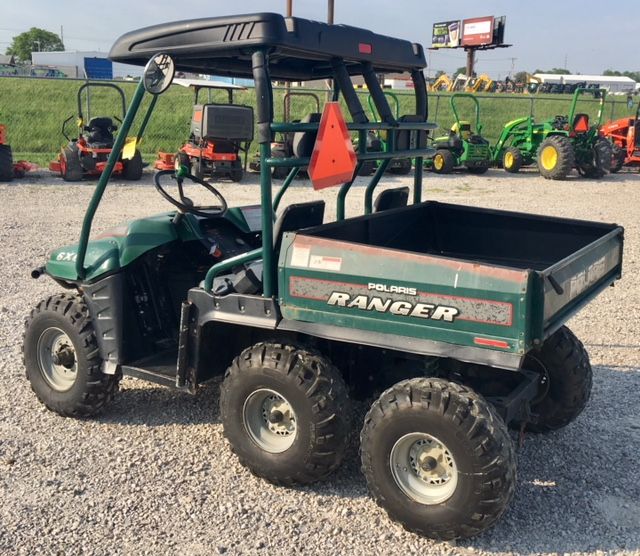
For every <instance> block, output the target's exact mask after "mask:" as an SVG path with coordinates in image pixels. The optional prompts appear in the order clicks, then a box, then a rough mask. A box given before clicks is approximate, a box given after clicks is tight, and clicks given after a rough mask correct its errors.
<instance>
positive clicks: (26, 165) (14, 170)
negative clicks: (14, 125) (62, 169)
mask: <svg viewBox="0 0 640 556" xmlns="http://www.w3.org/2000/svg"><path fill="white" fill-rule="evenodd" d="M36 168H37V166H36V165H35V164H32V163H31V162H27V161H26V160H18V161H17V162H13V153H12V152H11V146H10V145H9V144H7V128H6V127H5V126H3V125H2V124H0V181H11V180H12V179H13V178H22V177H24V175H25V174H26V173H27V172H29V171H30V170H35V169H36Z"/></svg>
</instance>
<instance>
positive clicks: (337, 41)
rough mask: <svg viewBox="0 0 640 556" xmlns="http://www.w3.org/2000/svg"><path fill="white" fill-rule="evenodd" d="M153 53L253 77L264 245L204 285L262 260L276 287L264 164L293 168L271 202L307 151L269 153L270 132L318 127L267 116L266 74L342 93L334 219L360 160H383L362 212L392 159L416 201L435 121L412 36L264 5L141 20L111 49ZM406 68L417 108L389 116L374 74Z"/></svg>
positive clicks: (129, 57) (80, 266)
mask: <svg viewBox="0 0 640 556" xmlns="http://www.w3.org/2000/svg"><path fill="white" fill-rule="evenodd" d="M158 54H167V55H169V56H171V58H172V59H173V60H174V63H175V68H176V69H177V70H180V71H187V72H198V73H207V74H215V75H226V76H234V77H251V78H253V80H254V83H255V90H256V107H257V110H256V116H257V124H258V130H257V131H258V133H257V136H258V143H259V149H260V158H261V166H260V168H261V170H260V191H261V210H262V247H261V248H259V249H256V250H253V251H249V252H248V253H244V254H242V255H239V256H237V257H232V258H230V259H227V260H225V261H222V262H220V263H217V264H215V265H214V266H212V267H211V268H210V270H209V271H208V273H207V275H206V279H205V283H204V289H205V290H206V291H207V292H209V293H210V292H211V289H212V284H213V280H214V278H215V277H216V276H217V275H218V274H220V273H221V272H224V271H225V270H228V269H229V268H232V267H234V266H237V265H240V264H243V263H247V262H250V261H252V260H256V259H260V258H261V259H262V261H263V267H264V271H263V294H262V295H263V296H264V297H265V298H271V297H273V296H275V295H276V294H277V291H276V289H277V280H276V265H277V261H276V260H275V257H274V251H273V213H274V209H273V207H274V201H273V199H272V187H271V185H272V184H271V169H272V168H273V167H276V166H281V167H286V168H290V169H291V170H290V172H289V174H288V175H287V177H286V179H285V180H284V182H283V184H282V186H281V189H280V191H279V192H278V194H277V201H279V200H280V199H281V198H282V195H283V194H284V192H285V191H286V190H287V188H288V187H289V185H290V184H291V183H292V181H293V179H294V177H295V176H296V174H297V173H298V171H299V169H300V168H301V167H304V166H308V165H309V162H310V159H309V158H299V157H289V158H274V157H272V156H271V141H272V140H273V137H274V135H275V134H276V133H299V132H302V133H304V132H317V130H318V126H319V124H318V123H291V122H286V123H282V122H281V123H278V122H274V121H273V120H274V110H273V105H274V102H273V89H272V80H279V81H301V80H313V79H332V80H333V92H332V100H334V101H338V100H340V99H342V100H343V101H344V103H345V104H346V107H347V110H348V112H349V115H350V116H351V122H349V123H348V125H347V128H348V129H349V130H350V131H351V132H354V133H357V134H358V135H359V141H358V152H357V166H356V171H355V172H354V174H353V175H354V178H352V180H351V181H349V182H347V183H345V184H343V185H342V186H341V187H340V190H339V193H338V199H337V219H338V220H341V219H343V218H344V215H345V202H346V197H347V194H348V192H349V189H350V188H351V186H352V185H353V181H354V180H355V176H357V175H358V169H359V167H360V165H362V164H363V163H364V162H365V161H368V160H379V161H380V164H379V166H378V168H377V170H376V172H375V173H374V174H373V176H372V177H371V180H370V182H369V184H368V185H367V187H366V188H365V199H364V203H365V212H366V213H367V214H368V213H371V212H372V205H373V202H372V200H373V192H374V189H375V187H376V186H377V185H378V183H379V181H380V179H381V177H382V176H383V174H384V172H385V170H386V168H387V166H388V164H389V163H390V162H391V160H392V159H393V158H412V159H415V170H414V187H413V202H414V203H419V202H421V191H422V168H423V158H424V157H425V156H430V155H432V154H433V152H434V149H432V148H430V147H427V146H426V135H427V131H428V130H430V129H434V128H435V127H436V126H435V124H432V123H429V122H427V117H428V107H427V87H426V83H425V79H424V74H423V69H424V68H425V67H426V61H425V56H424V51H423V49H422V46H420V45H419V44H416V43H411V42H409V41H405V40H400V39H395V38H392V37H387V36H383V35H378V34H375V33H372V32H371V31H368V30H365V29H359V28H356V27H349V26H344V25H328V24H325V23H320V22H315V21H309V20H305V19H301V18H285V17H283V16H281V15H278V14H273V13H261V14H250V15H243V16H233V17H221V18H205V19H198V20H192V21H181V22H176V23H167V24H163V25H156V26H153V27H147V28H144V29H140V30H137V31H133V32H130V33H127V34H125V35H123V36H122V37H120V38H119V39H118V40H117V41H116V43H115V44H114V46H113V47H112V49H111V52H110V54H109V57H110V58H111V59H112V60H113V61H117V62H124V63H129V64H137V65H144V64H146V63H147V61H148V60H149V59H150V58H151V57H153V56H155V55H158ZM384 72H394V73H399V72H405V73H409V74H410V75H411V79H412V82H413V85H414V92H415V114H412V115H409V116H405V117H402V118H396V117H395V116H394V115H393V113H392V110H391V108H390V107H389V104H388V102H387V99H386V97H385V94H384V93H383V90H382V88H381V86H380V82H379V81H378V76H377V74H378V73H384ZM352 75H361V76H363V78H364V80H365V83H366V85H367V87H368V89H369V94H370V95H371V98H372V99H373V103H374V105H375V107H376V110H377V112H378V114H379V115H380V121H379V122H371V121H369V119H368V117H367V115H366V113H365V110H364V109H363V106H362V104H361V102H360V98H359V97H358V94H357V93H356V91H355V89H354V87H353V83H352V82H351V79H350V77H351V76H352ZM143 81H144V80H141V81H140V83H139V85H138V87H137V89H136V92H135V94H134V96H133V99H132V101H131V104H130V106H129V109H128V111H127V113H126V116H125V118H124V121H123V123H122V126H121V131H120V133H119V134H118V136H117V138H116V142H115V144H114V148H113V152H112V154H111V156H110V157H109V161H108V164H107V167H106V168H105V170H104V172H103V173H102V175H101V177H100V180H99V182H98V184H97V186H96V190H95V192H94V194H93V197H92V199H91V201H90V204H89V207H88V209H87V213H86V215H85V218H84V221H83V226H82V231H81V236H80V241H79V245H78V254H77V259H76V272H77V274H78V277H79V278H80V279H83V278H84V277H85V276H86V271H87V269H86V268H85V266H84V260H85V255H86V250H87V245H88V241H89V234H90V231H91V224H92V220H93V217H94V215H95V212H96V210H97V207H98V204H99V202H100V199H101V197H102V195H103V193H104V190H105V188H106V186H107V183H108V181H109V177H110V175H111V172H112V170H113V167H114V165H115V162H116V160H117V158H118V156H119V153H120V151H121V149H122V146H123V144H124V138H125V137H126V136H127V134H128V132H129V129H130V127H131V125H132V123H133V120H134V117H135V115H136V113H137V111H138V109H139V107H140V105H141V103H142V100H143V97H144V95H145V89H144V83H143ZM157 98H158V97H157V96H154V97H153V100H152V102H151V103H150V105H149V108H148V110H147V113H146V114H145V116H144V119H143V121H142V124H141V126H140V130H139V131H138V138H140V136H141V135H142V133H143V132H144V128H145V127H146V125H147V122H148V121H149V118H150V116H151V113H152V111H153V109H154V107H155V102H156V100H157ZM370 130H378V131H382V130H386V131H387V132H388V137H389V141H388V149H387V150H386V151H385V152H367V148H366V143H367V142H366V135H367V132H368V131H370Z"/></svg>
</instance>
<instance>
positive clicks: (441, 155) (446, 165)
mask: <svg viewBox="0 0 640 556" xmlns="http://www.w3.org/2000/svg"><path fill="white" fill-rule="evenodd" d="M455 165H456V159H455V158H454V156H453V154H452V153H451V151H447V150H445V149H439V150H437V151H436V154H434V155H433V161H432V167H433V171H434V172H435V173H436V174H450V173H451V172H453V169H454V167H455Z"/></svg>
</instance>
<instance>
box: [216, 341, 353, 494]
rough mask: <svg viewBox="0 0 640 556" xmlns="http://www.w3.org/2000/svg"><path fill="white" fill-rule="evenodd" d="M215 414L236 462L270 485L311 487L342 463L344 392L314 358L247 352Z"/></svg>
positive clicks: (275, 348)
mask: <svg viewBox="0 0 640 556" xmlns="http://www.w3.org/2000/svg"><path fill="white" fill-rule="evenodd" d="M220 414H221V417H222V423H223V426H224V434H225V436H226V437H227V439H228V440H229V443H230V444H231V447H232V449H233V451H234V452H235V453H236V454H237V456H238V459H239V460H240V463H241V464H242V465H244V466H245V467H248V468H249V469H250V470H251V471H252V472H253V473H254V474H255V475H257V476H259V477H262V478H264V479H267V480H268V481H271V482H272V483H275V484H279V485H294V484H309V483H313V482H315V481H318V480H320V479H323V478H324V477H326V476H327V475H329V474H330V473H332V472H333V471H334V470H335V469H336V468H337V467H338V466H339V465H340V463H341V462H342V458H343V457H344V453H345V450H346V446H347V441H348V437H349V432H350V418H351V409H350V402H349V397H348V395H347V389H346V386H345V384H344V381H343V378H342V376H341V375H340V373H339V371H338V370H337V369H336V368H335V367H334V366H333V365H332V364H331V363H330V362H329V360H328V359H326V358H325V357H323V356H322V355H320V354H318V353H316V352H312V351H308V350H305V349H300V348H297V347H294V346H290V345H283V344H277V343H259V344H256V345H255V346H253V347H250V348H247V349H246V350H244V351H243V352H242V353H241V354H240V355H239V356H238V357H236V359H235V360H234V362H233V364H232V365H231V367H229V369H228V370H227V373H226V375H225V379H224V382H223V383H222V387H221V390H220Z"/></svg>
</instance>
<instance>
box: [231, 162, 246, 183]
mask: <svg viewBox="0 0 640 556" xmlns="http://www.w3.org/2000/svg"><path fill="white" fill-rule="evenodd" d="M243 177H244V169H243V168H242V161H241V160H235V161H234V162H232V163H231V172H230V173H229V178H230V179H231V181H233V182H236V183H237V182H240V181H242V178H243Z"/></svg>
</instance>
